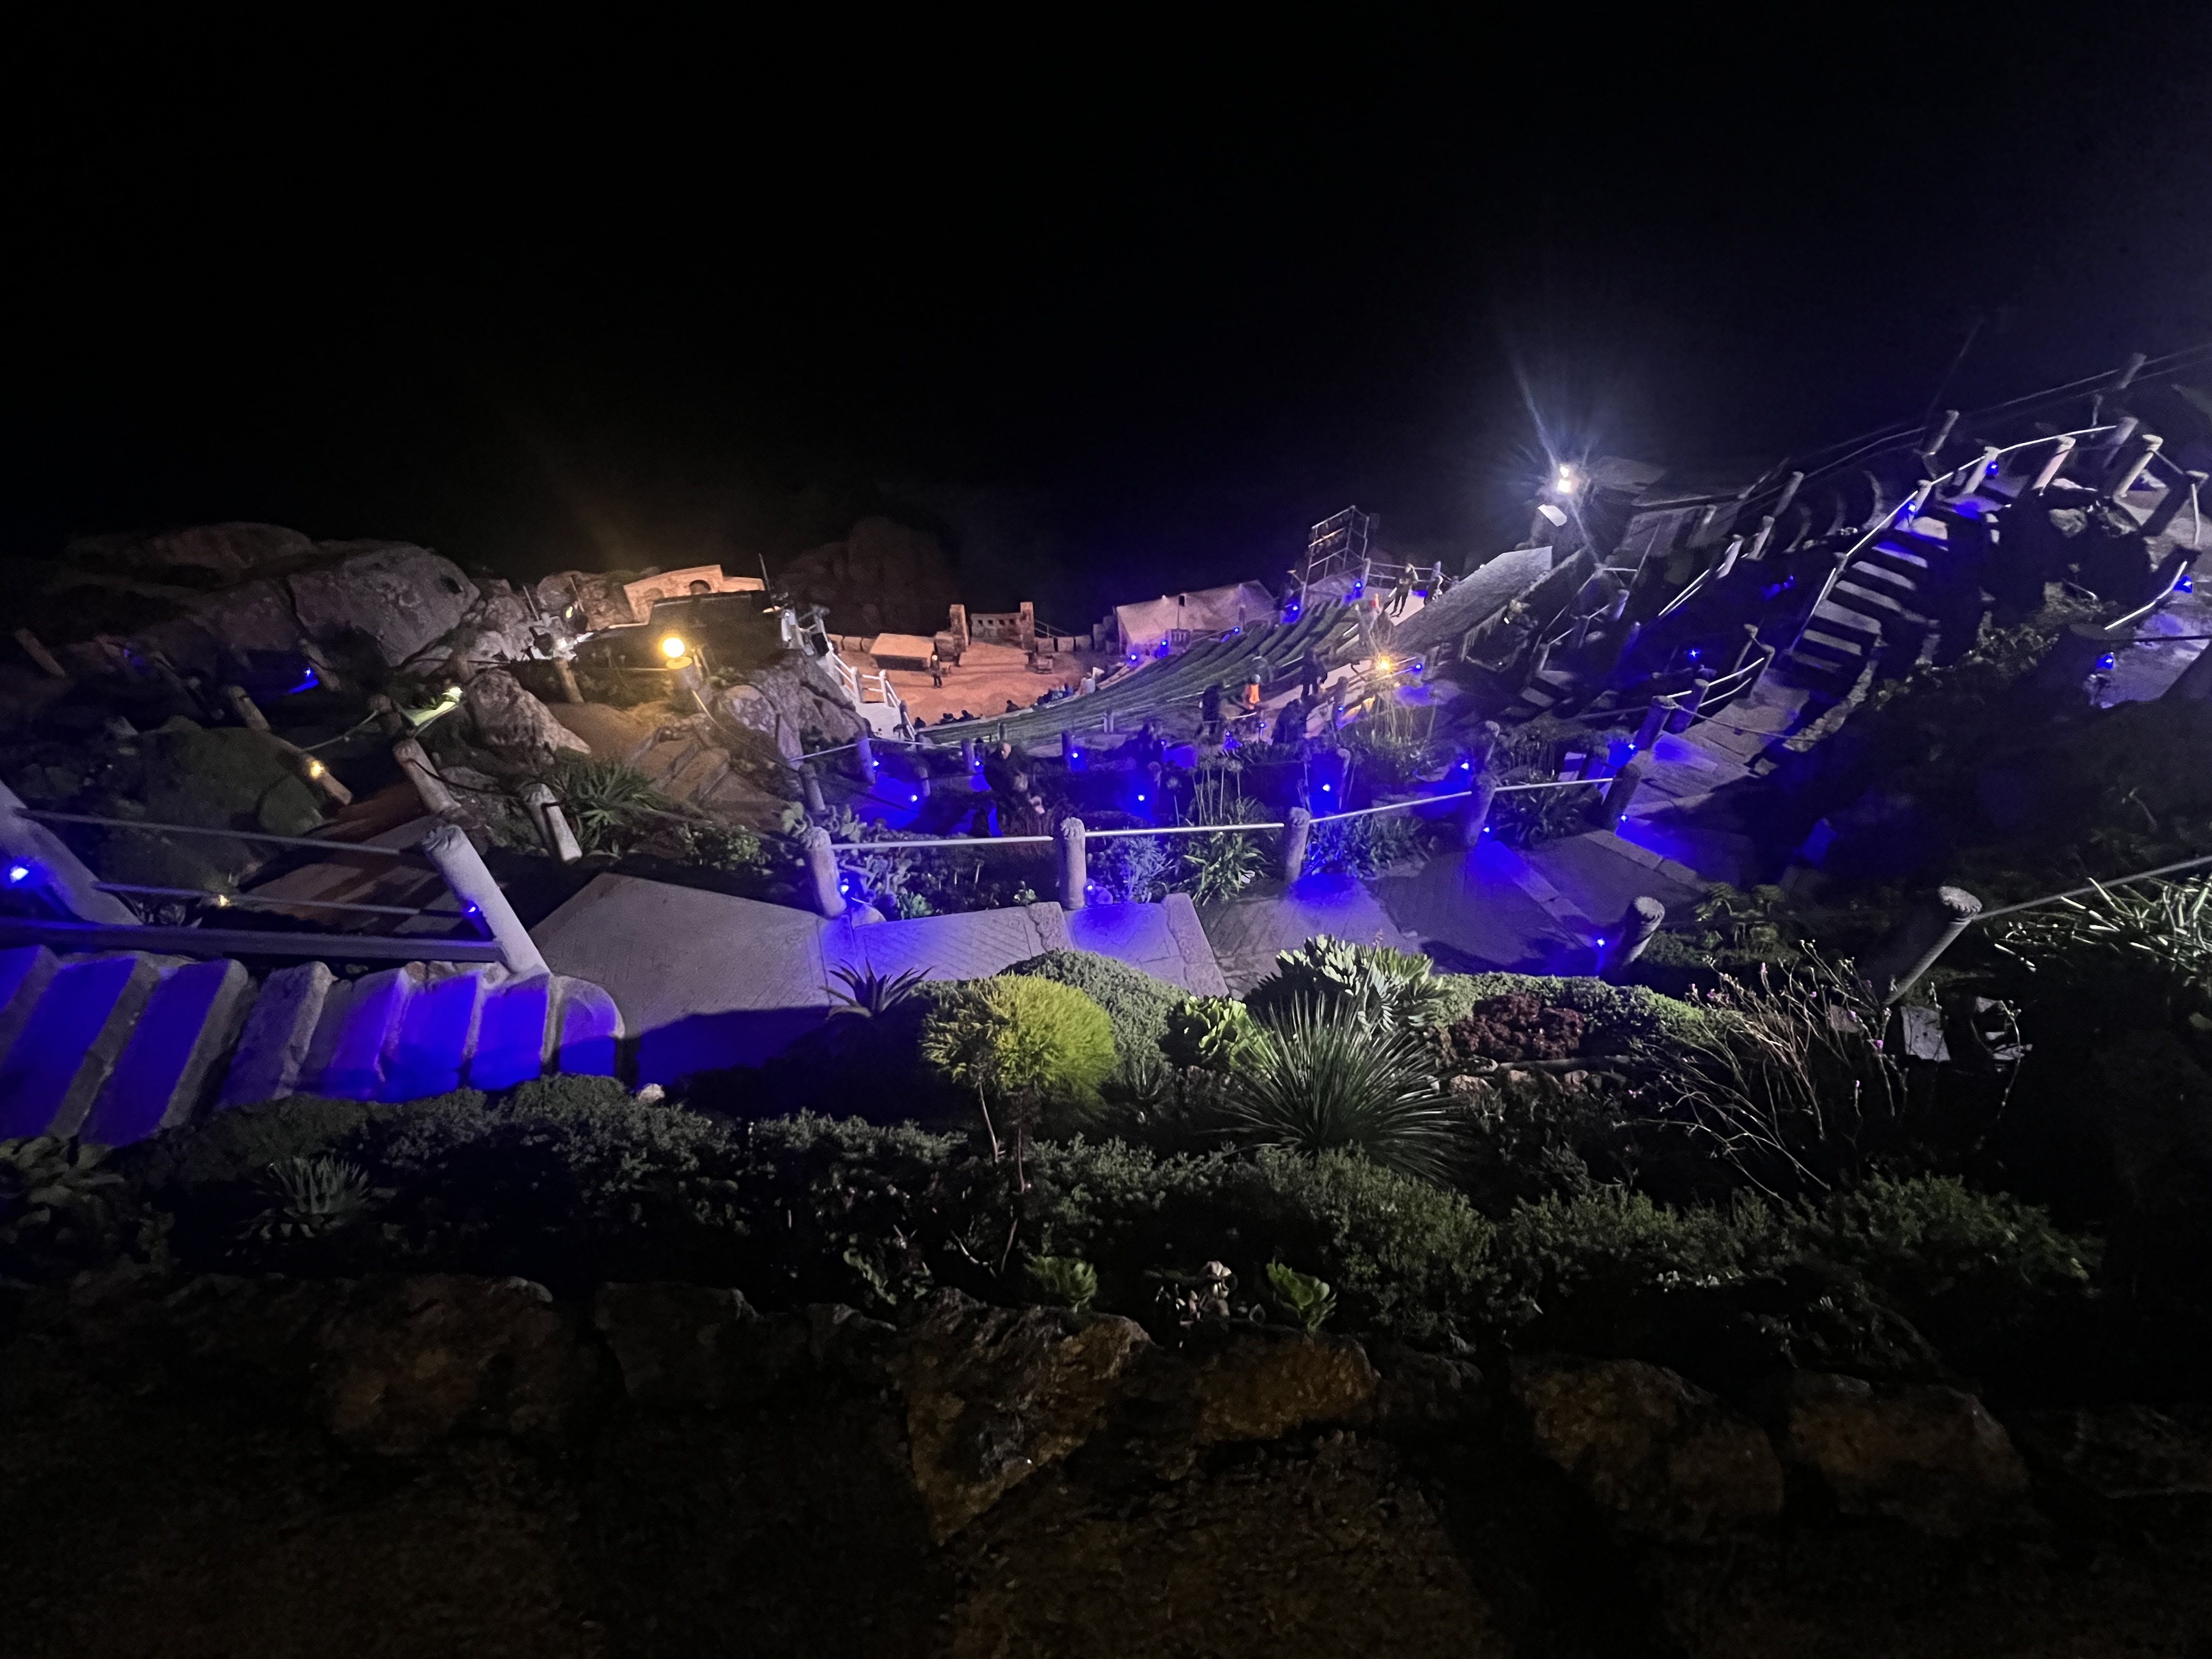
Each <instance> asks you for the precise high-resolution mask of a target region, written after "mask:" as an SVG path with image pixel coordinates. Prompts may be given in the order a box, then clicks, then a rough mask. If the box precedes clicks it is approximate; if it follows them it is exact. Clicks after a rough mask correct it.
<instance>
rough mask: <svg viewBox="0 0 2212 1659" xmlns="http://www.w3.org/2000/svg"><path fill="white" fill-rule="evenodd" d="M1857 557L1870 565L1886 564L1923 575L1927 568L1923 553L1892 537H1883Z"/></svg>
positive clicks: (1902, 540)
mask: <svg viewBox="0 0 2212 1659" xmlns="http://www.w3.org/2000/svg"><path fill="white" fill-rule="evenodd" d="M1926 545H1927V544H1922V546H1923V547H1925V546H1926ZM1936 550H1937V551H1941V550H1940V549H1936ZM1859 557H1860V558H1862V559H1865V560H1867V561H1868V562H1870V563H1886V564H1888V565H1890V566H1891V567H1892V568H1896V569H1899V570H1905V571H1912V572H1921V573H1924V572H1925V571H1926V570H1927V569H1928V568H1929V564H1928V560H1927V557H1926V555H1925V553H1924V552H1923V551H1922V550H1918V549H1916V548H1915V547H1914V546H1913V545H1911V544H1909V543H1907V542H1906V541H1905V540H1904V539H1902V538H1898V537H1894V536H1885V537H1884V538H1882V539H1881V540H1880V541H1878V542H1876V543H1875V544H1874V545H1873V546H1872V547H1869V548H1868V549H1867V550H1865V551H1864V552H1863V553H1861V554H1860V555H1859Z"/></svg>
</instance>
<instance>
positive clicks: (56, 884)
mask: <svg viewBox="0 0 2212 1659" xmlns="http://www.w3.org/2000/svg"><path fill="white" fill-rule="evenodd" d="M0 859H4V860H6V866H5V867H4V869H0V881H4V882H5V884H6V886H5V888H4V890H5V891H8V892H11V893H20V892H24V891H26V890H27V891H30V892H37V893H44V894H45V895H46V896H47V897H48V898H49V899H51V900H52V901H53V902H54V903H55V904H57V905H58V906H59V907H60V908H62V909H64V911H66V912H68V913H69V915H72V916H74V917H76V920H77V921H98V922H105V923H107V924H109V925H110V926H117V925H120V926H122V927H136V926H137V924H138V915H137V912H136V911H134V910H133V909H131V907H130V906H129V905H127V904H125V902H123V901H122V900H121V899H119V898H118V897H116V896H115V895H114V894H112V893H103V892H101V891H100V878H99V877H98V876H96V875H94V873H93V872H91V870H90V869H88V867H87V866H85V863H84V861H83V860H81V859H80V858H78V857H77V855H76V854H75V853H73V852H71V851H70V847H69V843H68V842H64V840H63V839H62V838H61V837H60V836H58V835H56V834H55V833H54V832H53V831H52V830H51V829H47V828H46V825H45V824H43V823H40V822H39V821H38V820H37V819H36V818H32V817H25V816H24V813H23V803H22V801H21V799H20V798H18V797H17V795H16V794H15V791H14V790H12V789H10V788H9V787H8V786H7V785H6V784H4V783H0ZM18 870H21V872H23V873H22V874H21V875H20V876H19V875H17V874H16V873H15V872H17V871H18Z"/></svg>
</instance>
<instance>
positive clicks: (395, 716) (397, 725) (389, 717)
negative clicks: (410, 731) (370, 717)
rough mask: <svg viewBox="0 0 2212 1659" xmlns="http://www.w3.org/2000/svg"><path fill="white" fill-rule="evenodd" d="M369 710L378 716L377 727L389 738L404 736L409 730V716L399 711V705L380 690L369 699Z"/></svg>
mask: <svg viewBox="0 0 2212 1659" xmlns="http://www.w3.org/2000/svg"><path fill="white" fill-rule="evenodd" d="M368 712H369V713H370V714H374V715H375V716H376V726H377V729H378V730H379V731H380V732H383V733H384V735H385V736H386V737H387V738H398V737H404V736H405V735H406V732H407V716H406V715H404V714H401V713H400V712H399V705H398V704H397V703H395V702H392V699H391V698H389V697H387V696H385V695H384V693H383V692H381V691H379V692H377V693H376V694H375V695H374V696H372V697H370V698H369V700H368Z"/></svg>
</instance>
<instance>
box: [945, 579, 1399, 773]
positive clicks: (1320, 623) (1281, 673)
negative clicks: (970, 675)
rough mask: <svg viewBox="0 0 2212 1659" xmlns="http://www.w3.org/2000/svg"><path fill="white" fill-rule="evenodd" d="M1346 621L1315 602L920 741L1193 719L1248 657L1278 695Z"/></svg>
mask: <svg viewBox="0 0 2212 1659" xmlns="http://www.w3.org/2000/svg"><path fill="white" fill-rule="evenodd" d="M1354 615H1355V613H1354V612H1353V611H1352V610H1351V609H1350V608H1349V607H1347V606H1345V605H1334V604H1326V603H1322V602H1321V601H1319V600H1316V602H1315V603H1314V604H1313V605H1310V607H1309V608H1308V609H1307V611H1306V612H1305V614H1304V615H1303V616H1301V617H1299V618H1298V619H1297V621H1296V622H1292V623H1256V624H1255V625H1253V626H1251V627H1249V628H1247V629H1244V630H1243V633H1241V634H1235V635H1230V636H1229V637H1227V638H1225V639H1219V640H1212V641H1207V642H1206V644H1204V645H1197V646H1194V647H1191V648H1190V649H1189V650H1188V651H1186V652H1183V653H1182V654H1180V655H1178V656H1173V657H1166V658H1162V659H1158V660H1157V661H1153V662H1149V663H1146V664H1145V665H1142V666H1140V667H1139V668H1138V669H1136V670H1135V671H1133V672H1132V673H1128V674H1125V675H1123V676H1122V677H1121V678H1120V679H1118V680H1116V681H1115V682H1114V683H1112V684H1109V685H1106V686H1103V687H1102V688H1100V689H1099V690H1097V691H1095V692H1093V693H1092V694H1091V696H1087V697H1082V698H1075V699H1068V700H1065V701H1062V702H1055V703H1051V704H1048V705H1047V706H1046V707H1044V708H1024V709H1020V710H1018V711H1017V712H1015V713H1013V714H1005V715H991V716H987V717H985V718H983V719H981V720H962V721H957V722H955V723H951V724H948V725H943V726H931V727H930V728H928V729H927V731H925V732H923V733H922V737H923V739H924V740H925V741H927V742H928V743H931V744H957V743H958V742H959V741H960V740H961V739H962V738H988V739H989V740H991V741H994V742H995V741H997V740H998V738H1000V735H1001V734H1002V733H1003V734H1004V736H1005V737H1006V739H1007V740H1008V741H1009V742H1012V743H1016V744H1024V743H1033V742H1036V741H1038V740H1039V739H1042V738H1056V737H1057V736H1058V735H1059V733H1060V731H1061V730H1062V729H1063V728H1070V729H1073V728H1080V727H1091V726H1098V725H1100V724H1102V723H1103V720H1105V718H1106V716H1107V715H1109V714H1111V715H1113V716H1115V720H1116V721H1117V722H1118V723H1120V724H1121V725H1122V726H1125V727H1127V728H1130V729H1133V728H1134V726H1136V724H1137V722H1139V721H1140V720H1155V719H1158V718H1159V717H1160V716H1161V715H1163V714H1167V713H1169V712H1170V711H1172V712H1176V713H1182V714H1191V713H1194V711H1195V709H1196V706H1197V703H1198V701H1199V699H1200V697H1202V696H1204V695H1205V693H1206V687H1207V686H1209V685H1213V684H1230V687H1231V690H1232V691H1233V690H1235V689H1236V685H1235V683H1237V682H1239V681H1241V679H1242V677H1243V673H1244V671H1245V669H1246V667H1247V666H1248V665H1249V664H1250V662H1251V660H1252V659H1253V658H1254V657H1255V656H1259V657H1262V658H1264V659H1266V660H1267V666H1268V669H1269V671H1270V672H1271V673H1272V675H1273V684H1274V686H1275V688H1276V689H1278V690H1279V689H1280V688H1281V686H1282V685H1283V684H1284V682H1285V680H1286V679H1290V680H1295V679H1296V678H1297V665H1298V663H1299V660H1300V659H1302V658H1303V657H1304V655H1305V653H1306V648H1307V647H1309V646H1315V647H1321V646H1325V645H1327V644H1328V643H1330V642H1331V641H1333V640H1334V636H1335V635H1337V633H1338V632H1339V631H1340V630H1341V629H1346V628H1349V627H1351V626H1352V624H1353V622H1354Z"/></svg>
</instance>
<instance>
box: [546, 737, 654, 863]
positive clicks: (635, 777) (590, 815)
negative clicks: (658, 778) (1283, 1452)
mask: <svg viewBox="0 0 2212 1659" xmlns="http://www.w3.org/2000/svg"><path fill="white" fill-rule="evenodd" d="M545 781H546V782H547V783H548V784H549V785H550V786H551V787H552V790H553V793H555V794H556V796H558V797H559V798H560V801H561V808H562V811H563V812H564V813H565V814H566V815H567V817H568V825H569V827H570V828H571V829H574V831H575V832H576V840H577V842H578V844H579V845H580V846H581V847H582V848H583V849H584V851H586V853H611V854H619V853H623V852H626V851H627V850H629V846H630V844H631V843H632V842H635V840H637V838H638V837H639V836H641V835H643V834H644V833H645V831H646V830H647V829H650V828H651V827H652V823H651V820H652V818H653V817H654V816H655V815H656V814H658V813H661V812H665V811H669V810H670V806H671V803H670V802H669V800H668V799H667V798H666V797H665V796H664V795H662V794H661V793H660V792H659V790H658V789H655V788H654V787H653V781H652V780H651V779H650V778H648V777H647V776H646V775H645V774H644V773H642V772H640V771H636V770H635V769H632V768H630V767H627V766H617V765H616V764H615V763H613V762H611V761H595V760H586V759H585V758H583V757H581V756H578V755H563V756H562V757H559V758H558V759H556V760H555V761H554V763H552V765H551V767H550V768H549V769H547V771H546V774H545Z"/></svg>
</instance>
